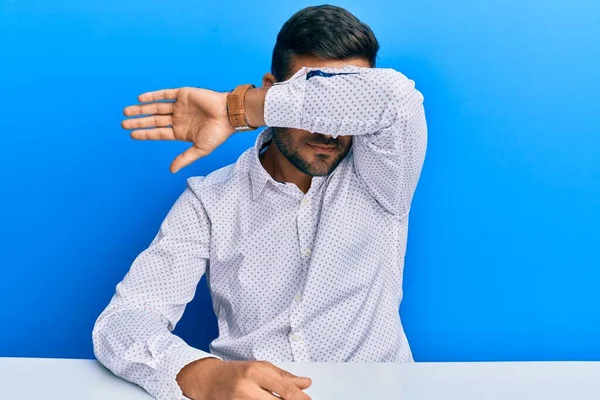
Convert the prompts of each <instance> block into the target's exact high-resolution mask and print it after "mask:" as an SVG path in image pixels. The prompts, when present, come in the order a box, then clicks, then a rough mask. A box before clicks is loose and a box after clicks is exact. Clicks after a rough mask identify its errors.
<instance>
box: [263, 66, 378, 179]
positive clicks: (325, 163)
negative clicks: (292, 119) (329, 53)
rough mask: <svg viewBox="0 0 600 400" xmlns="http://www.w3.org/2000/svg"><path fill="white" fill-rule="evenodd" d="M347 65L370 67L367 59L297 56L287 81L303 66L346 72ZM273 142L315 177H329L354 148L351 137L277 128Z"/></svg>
mask: <svg viewBox="0 0 600 400" xmlns="http://www.w3.org/2000/svg"><path fill="white" fill-rule="evenodd" d="M345 65H355V66H357V67H370V64H369V62H368V61H367V60H365V59H351V60H322V59H319V58H315V57H310V56H295V57H294V59H293V63H292V65H291V68H290V71H289V73H288V76H287V77H286V79H289V78H290V77H291V76H292V75H294V74H295V73H296V72H297V71H298V70H299V69H300V68H302V67H303V66H305V67H334V68H342V67H344V66H345ZM273 141H274V142H275V144H276V145H277V148H278V149H279V151H280V152H281V153H282V154H283V155H284V156H285V157H286V158H287V159H288V160H289V161H290V163H292V164H293V165H294V166H295V167H296V168H298V169H299V170H300V171H302V172H304V173H305V174H307V175H311V176H323V175H329V174H330V173H331V172H332V171H333V170H334V169H335V168H336V167H337V166H338V164H339V163H340V162H341V161H342V160H343V159H344V157H346V155H347V154H348V152H349V151H350V148H351V147H352V136H350V135H343V136H342V135H339V136H337V137H336V138H335V139H334V138H333V137H332V136H331V135H328V134H327V133H326V132H323V133H317V132H314V133H311V132H309V131H305V130H302V129H295V128H273Z"/></svg>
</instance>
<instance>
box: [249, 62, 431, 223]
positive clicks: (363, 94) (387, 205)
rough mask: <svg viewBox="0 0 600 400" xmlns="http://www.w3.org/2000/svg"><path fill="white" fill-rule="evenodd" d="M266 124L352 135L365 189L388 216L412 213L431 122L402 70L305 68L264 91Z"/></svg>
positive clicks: (360, 175) (355, 155)
mask: <svg viewBox="0 0 600 400" xmlns="http://www.w3.org/2000/svg"><path fill="white" fill-rule="evenodd" d="M250 92H252V91H250ZM250 92H249V96H250V97H249V100H250V101H251V102H252V99H253V98H252V97H251V96H253V94H251V93H250ZM264 124H266V125H267V126H277V127H288V128H297V129H303V130H307V131H310V132H318V133H321V134H327V135H331V136H332V137H334V138H335V137H337V136H338V135H353V136H354V137H353V143H352V149H353V151H352V152H353V157H354V165H355V168H356V173H357V175H358V177H359V179H360V180H361V181H362V182H363V183H364V185H365V187H366V189H367V190H368V191H369V193H371V195H372V196H373V197H374V198H375V199H376V200H377V201H378V202H379V204H380V205H381V206H382V207H383V208H384V209H386V210H387V211H388V212H390V213H392V214H395V215H400V216H402V215H404V214H407V213H408V211H409V209H410V203H411V200H412V195H413V193H414V190H415V187H416V184H417V181H418V179H419V176H420V173H421V168H422V165H423V161H424V157H425V150H426V146H427V124H426V121H425V111H424V108H423V95H422V94H421V93H420V92H419V91H418V90H416V89H415V83H414V81H412V80H410V79H408V78H407V77H406V76H404V75H403V74H401V73H400V72H397V71H395V70H394V69H391V68H364V67H357V66H351V65H350V66H346V67H344V68H314V67H313V68H306V67H304V68H301V69H300V70H298V71H297V72H296V73H295V74H294V75H293V76H292V77H291V78H290V79H288V80H287V81H284V82H280V83H276V84H274V85H273V86H272V87H270V88H269V90H268V91H267V92H266V94H265V99H264Z"/></svg>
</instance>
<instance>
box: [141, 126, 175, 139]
mask: <svg viewBox="0 0 600 400" xmlns="http://www.w3.org/2000/svg"><path fill="white" fill-rule="evenodd" d="M131 138H132V139H135V140H177V138H176V137H175V132H173V128H156V129H140V130H136V131H133V132H131Z"/></svg>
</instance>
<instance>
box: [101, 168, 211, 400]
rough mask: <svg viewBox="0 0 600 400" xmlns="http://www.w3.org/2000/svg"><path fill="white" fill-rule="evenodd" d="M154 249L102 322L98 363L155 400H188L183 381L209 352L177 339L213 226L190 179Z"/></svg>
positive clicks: (202, 267) (127, 279)
mask: <svg viewBox="0 0 600 400" xmlns="http://www.w3.org/2000/svg"><path fill="white" fill-rule="evenodd" d="M202 178H203V177H201V178H191V179H190V180H188V186H187V187H186V189H185V191H184V192H183V193H182V194H181V196H180V197H179V198H178V199H177V201H176V202H175V204H174V205H173V207H172V208H171V210H170V211H169V213H168V215H167V217H166V218H165V220H164V221H163V223H162V224H161V227H160V230H159V232H158V234H157V235H156V237H155V238H154V240H153V241H152V243H151V244H150V246H149V247H148V248H147V249H146V250H144V251H143V252H142V253H141V254H140V255H139V256H138V257H137V258H136V259H135V261H134V262H133V264H132V266H131V268H130V270H129V272H128V273H127V274H126V276H125V278H124V279H123V280H122V281H121V282H120V283H119V284H118V285H117V287H116V293H115V294H114V296H113V297H112V299H111V301H110V303H109V304H108V306H107V307H106V309H105V310H104V311H103V312H102V313H101V314H100V316H99V317H98V319H97V321H96V323H95V326H94V329H93V332H92V339H93V345H94V354H95V355H96V358H97V359H98V361H100V362H101V363H102V364H103V365H104V366H106V367H107V368H108V369H109V370H111V371H112V372H113V373H114V374H115V375H117V376H119V377H121V378H123V379H126V380H128V381H130V382H133V383H135V384H137V385H139V386H141V387H142V388H144V389H145V390H146V391H147V392H148V393H150V394H151V395H152V396H154V397H155V398H157V399H182V398H186V397H185V396H183V394H182V392H181V389H180V388H179V385H178V384H177V381H176V380H175V378H176V376H177V374H178V373H179V371H180V370H181V368H183V367H184V366H185V365H187V364H189V363H190V362H192V361H195V360H199V359H202V358H205V357H215V358H219V357H217V356H214V355H212V354H210V353H207V352H204V351H202V350H199V349H195V348H193V347H191V346H189V345H188V344H186V343H185V342H184V341H183V340H182V339H181V338H179V337H177V336H175V335H173V334H172V333H171V332H172V330H173V329H174V328H175V325H176V324H177V322H178V321H179V319H180V318H181V316H182V314H183V311H184V309H185V307H186V304H187V303H188V302H190V301H191V300H192V299H193V297H194V294H195V291H196V286H197V285H198V282H199V281H200V278H201V277H202V275H203V274H204V272H205V269H206V263H207V260H208V259H209V242H210V222H209V220H208V217H207V215H206V211H205V210H204V208H203V206H202V204H201V202H200V200H199V199H198V197H197V196H196V195H195V193H194V190H193V187H192V184H191V182H192V179H196V180H198V179H202Z"/></svg>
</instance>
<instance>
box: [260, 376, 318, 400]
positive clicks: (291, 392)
mask: <svg viewBox="0 0 600 400" xmlns="http://www.w3.org/2000/svg"><path fill="white" fill-rule="evenodd" d="M267 371H269V372H267V373H265V374H261V375H260V376H259V377H258V379H259V380H258V381H257V383H258V384H259V385H260V386H261V387H262V388H263V389H265V390H268V391H270V392H275V393H277V395H279V397H281V398H283V399H286V400H307V399H310V397H309V396H308V395H307V394H306V393H304V392H303V391H302V390H301V389H300V388H299V387H298V385H297V384H296V382H295V380H294V379H292V378H291V377H289V376H285V377H283V376H282V375H283V374H281V373H278V372H276V371H274V370H273V369H267ZM296 378H298V377H296Z"/></svg>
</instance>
